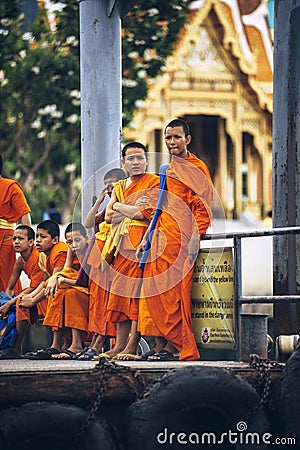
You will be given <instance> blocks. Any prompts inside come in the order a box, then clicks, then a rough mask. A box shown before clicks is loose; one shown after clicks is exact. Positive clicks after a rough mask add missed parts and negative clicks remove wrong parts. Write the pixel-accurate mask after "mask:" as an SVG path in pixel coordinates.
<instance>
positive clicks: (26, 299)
mask: <svg viewBox="0 0 300 450" xmlns="http://www.w3.org/2000/svg"><path fill="white" fill-rule="evenodd" d="M59 235H60V229H59V225H58V224H57V223H56V222H54V221H53V220H43V221H42V222H40V223H39V224H38V225H37V229H36V240H35V242H36V248H37V250H38V251H39V252H40V254H41V256H43V257H44V258H41V256H40V264H42V263H43V265H44V267H42V269H43V271H44V273H45V277H44V281H42V282H41V283H40V284H39V286H38V287H37V288H36V289H35V290H34V291H33V292H31V293H30V294H25V295H23V296H22V298H21V299H20V303H19V305H20V306H21V307H23V308H29V309H30V308H33V307H35V306H36V305H38V304H39V303H40V302H42V301H43V300H44V299H45V298H47V295H46V291H45V288H46V281H47V279H48V278H49V277H50V276H51V275H53V274H55V273H56V272H59V271H60V270H62V269H63V267H64V265H65V262H66V258H67V251H68V246H67V244H65V243H64V242H61V241H60V240H59ZM62 342H63V336H62V333H61V332H60V331H54V332H53V340H52V344H51V346H50V347H48V348H46V349H40V350H37V351H35V352H29V353H25V355H24V357H26V358H30V359H50V358H51V355H52V354H55V353H60V351H61V348H62Z"/></svg>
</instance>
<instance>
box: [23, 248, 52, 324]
mask: <svg viewBox="0 0 300 450" xmlns="http://www.w3.org/2000/svg"><path fill="white" fill-rule="evenodd" d="M39 257H40V252H38V250H37V249H36V247H33V248H32V252H31V254H30V256H29V258H28V260H27V261H26V262H25V264H24V269H23V270H24V272H25V273H26V275H27V276H28V278H29V280H30V285H29V286H30V287H31V288H32V289H36V288H37V287H38V286H39V285H40V284H41V283H42V282H43V281H44V272H43V271H42V270H41V268H40V266H39ZM19 303H20V300H19V299H17V303H16V320H17V322H19V321H21V320H26V322H28V323H36V322H37V321H38V319H39V318H43V317H44V316H45V313H46V309H47V299H45V300H42V301H41V302H40V303H38V304H37V305H36V306H35V307H32V308H20V306H19Z"/></svg>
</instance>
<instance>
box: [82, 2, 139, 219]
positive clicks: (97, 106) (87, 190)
mask: <svg viewBox="0 0 300 450" xmlns="http://www.w3.org/2000/svg"><path fill="white" fill-rule="evenodd" d="M78 1H79V19H80V76H81V80H80V85H81V161H82V171H81V176H82V198H81V200H82V206H81V210H82V215H83V218H84V217H85V215H86V213H87V211H88V210H89V209H90V207H91V201H92V197H93V196H94V195H98V193H99V190H100V187H101V186H102V184H103V176H104V174H105V172H107V170H109V169H111V168H112V167H120V147H121V127H122V116H121V110H122V104H121V80H122V72H121V18H122V17H123V16H124V15H125V14H126V13H127V12H128V11H129V9H131V8H132V7H133V6H134V5H135V4H136V3H137V0H127V1H126V0H123V1H121V0H78Z"/></svg>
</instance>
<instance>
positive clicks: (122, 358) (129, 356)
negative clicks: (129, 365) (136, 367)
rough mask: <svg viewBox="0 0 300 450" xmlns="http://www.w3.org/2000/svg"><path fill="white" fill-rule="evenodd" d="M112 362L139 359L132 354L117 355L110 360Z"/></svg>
mask: <svg viewBox="0 0 300 450" xmlns="http://www.w3.org/2000/svg"><path fill="white" fill-rule="evenodd" d="M112 360H113V361H140V358H139V357H138V356H137V355H135V354H133V353H118V354H117V355H116V356H114V357H113V358H112Z"/></svg>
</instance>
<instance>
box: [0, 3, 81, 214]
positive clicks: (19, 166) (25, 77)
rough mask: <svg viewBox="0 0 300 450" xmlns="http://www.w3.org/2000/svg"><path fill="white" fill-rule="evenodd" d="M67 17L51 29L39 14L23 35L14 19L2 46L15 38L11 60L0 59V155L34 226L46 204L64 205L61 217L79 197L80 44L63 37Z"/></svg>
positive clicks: (66, 11) (18, 20)
mask: <svg viewBox="0 0 300 450" xmlns="http://www.w3.org/2000/svg"><path fill="white" fill-rule="evenodd" d="M4 3H6V4H9V3H10V2H9V0H6V1H5V2H4ZM72 3H73V9H74V7H75V5H74V2H72ZM76 9H77V8H76ZM71 12H72V5H71V4H70V5H69V7H68V8H66V10H64V11H63V12H62V13H61V18H60V23H59V26H58V27H57V28H56V29H55V30H53V29H51V27H50V26H49V23H48V20H47V15H46V12H45V11H43V10H41V11H40V12H39V17H38V18H37V20H36V21H35V22H33V23H32V24H31V26H30V29H29V30H28V32H26V33H24V30H23V27H22V16H18V17H17V18H15V19H14V21H13V22H18V27H17V29H16V30H15V29H13V31H14V36H12V32H9V33H7V35H6V37H7V40H6V41H5V42H4V44H5V45H4V46H3V47H2V46H1V48H4V47H7V46H8V44H9V38H13V39H12V40H13V41H14V42H13V44H12V46H13V48H14V50H15V48H16V49H17V51H14V54H13V56H12V57H10V58H8V56H6V55H5V54H2V53H1V55H0V60H1V74H2V79H1V86H0V95H1V99H2V98H3V102H1V113H0V114H1V119H2V126H1V134H0V136H1V141H0V146H1V153H2V154H3V155H4V157H5V160H6V161H7V163H6V165H5V167H6V170H7V175H9V176H12V177H14V178H17V179H19V180H20V181H21V183H22V184H23V186H24V188H25V191H26V193H27V195H28V198H30V205H31V208H32V211H33V221H34V222H37V221H39V220H40V218H41V215H42V211H43V209H45V208H46V206H47V203H48V201H49V200H50V199H51V200H54V199H55V201H56V203H57V204H58V205H64V210H65V211H64V212H65V213H69V212H71V210H72V207H73V204H74V201H75V198H76V195H77V192H76V189H74V187H75V184H74V177H75V178H76V177H78V176H79V175H80V144H79V142H80V133H79V130H80V120H79V113H80V98H79V45H78V38H77V37H75V36H72V35H71V34H70V33H68V34H66V32H65V28H64V24H65V22H66V21H67V22H72V19H71V18H70V17H68V15H69V16H71ZM74 25H75V24H73V27H74ZM77 28H78V27H77ZM77 28H76V26H75V33H76V32H77V33H78V30H77ZM67 29H68V28H67ZM69 29H70V28H69ZM7 53H8V52H7ZM71 181H72V183H71ZM62 186H63V189H61V187H62Z"/></svg>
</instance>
